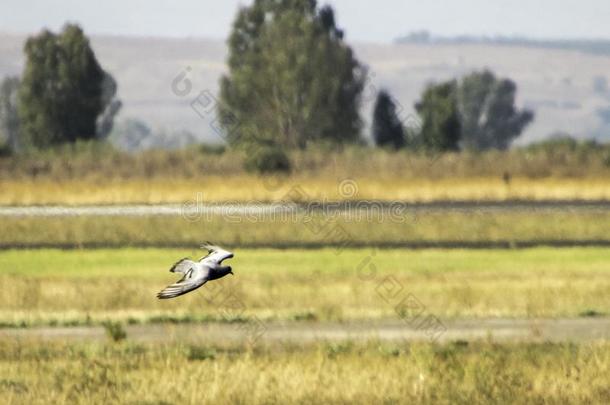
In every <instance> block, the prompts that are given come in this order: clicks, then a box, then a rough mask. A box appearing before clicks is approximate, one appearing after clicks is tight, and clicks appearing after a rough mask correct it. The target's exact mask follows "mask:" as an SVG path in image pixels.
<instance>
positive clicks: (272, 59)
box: [0, 0, 533, 172]
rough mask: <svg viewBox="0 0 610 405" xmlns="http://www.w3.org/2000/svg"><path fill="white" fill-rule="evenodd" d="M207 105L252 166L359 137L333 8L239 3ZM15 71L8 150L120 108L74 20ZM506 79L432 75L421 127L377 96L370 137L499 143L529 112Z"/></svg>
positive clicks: (0, 95) (438, 144) (452, 146)
mask: <svg viewBox="0 0 610 405" xmlns="http://www.w3.org/2000/svg"><path fill="white" fill-rule="evenodd" d="M228 48H229V53H228V58H227V64H228V71H227V73H226V74H225V75H223V76H222V78H221V81H220V94H219V97H218V98H219V103H218V105H217V113H218V116H219V119H220V122H221V124H222V128H223V134H224V138H225V140H226V142H227V143H228V144H229V146H231V147H235V148H239V149H243V150H245V151H246V156H247V162H246V166H247V168H249V169H252V170H254V171H263V172H264V171H278V170H289V169H290V162H289V159H288V157H287V151H289V150H291V149H306V148H308V147H309V146H310V145H314V144H317V145H319V144H324V145H328V146H330V147H335V146H341V145H346V144H361V145H364V144H365V143H366V142H365V138H364V137H363V136H362V131H363V120H362V118H361V104H362V94H363V90H364V89H365V85H366V82H367V75H368V72H367V68H366V66H365V65H364V64H362V63H361V62H360V61H359V60H358V59H357V58H356V55H355V53H354V51H353V49H352V48H351V47H350V46H349V45H348V44H347V42H346V37H345V32H344V31H343V30H342V29H341V28H340V27H339V26H338V25H337V22H336V18H335V13H334V10H333V9H332V7H330V6H323V7H319V6H318V4H317V2H316V1H315V0H281V1H277V0H255V1H254V2H253V3H252V4H251V5H250V6H243V7H241V8H240V9H239V11H238V13H237V16H236V18H235V21H234V23H233V26H232V31H231V34H230V37H229V39H228ZM24 52H25V56H26V64H25V68H24V71H23V74H22V76H21V78H6V79H5V80H4V81H3V82H2V85H1V86H0V132H2V133H3V134H4V138H5V139H7V143H8V145H9V147H10V149H11V150H13V151H19V150H23V149H26V148H29V147H34V148H47V147H52V146H53V145H56V144H60V143H66V142H75V141H76V140H78V139H104V138H105V137H106V136H107V135H108V134H109V132H110V130H111V129H112V123H113V118H114V116H115V115H116V113H117V112H118V111H119V109H120V107H121V102H120V101H119V100H118V99H117V97H116V94H117V83H116V81H115V80H114V79H113V78H112V76H111V75H110V74H108V73H107V72H106V71H104V70H103V69H102V68H101V66H100V64H99V62H98V61H97V59H96V57H95V55H94V53H93V50H92V49H91V47H90V44H89V40H88V39H87V37H86V36H85V34H84V33H83V31H82V29H81V28H80V27H78V26H76V25H72V24H68V25H66V26H65V27H64V28H63V30H62V31H61V32H60V33H59V34H55V33H52V32H50V31H47V30H45V31H43V32H42V33H40V34H38V35H36V36H33V37H31V38H29V39H28V40H27V42H26V45H25V48H24ZM516 91H517V86H516V84H515V83H514V82H513V81H511V80H510V79H504V78H498V77H496V76H495V75H494V74H493V73H492V72H490V71H487V70H485V71H481V72H474V73H472V74H470V75H468V76H466V77H464V78H461V79H455V80H450V81H447V82H442V83H435V84H430V85H429V86H428V87H427V88H426V89H425V90H424V92H423V94H422V95H421V98H420V100H419V101H418V102H417V103H416V105H415V106H414V107H415V111H416V112H417V115H418V116H419V120H420V121H421V125H420V126H419V127H418V128H408V127H406V126H405V125H404V123H403V122H401V119H400V117H399V114H398V112H397V104H396V102H395V100H394V99H393V97H392V96H391V94H390V93H389V92H388V91H387V90H382V91H380V92H379V94H377V100H376V103H375V108H374V113H373V117H372V139H373V140H374V142H375V144H376V145H377V146H379V147H384V148H389V149H395V150H397V149H411V150H418V151H419V150H421V151H437V152H443V151H460V150H466V149H474V150H485V149H490V148H496V149H506V148H508V147H509V146H510V144H511V142H512V141H513V140H514V139H515V138H516V137H518V136H519V135H520V133H521V132H522V130H523V129H524V128H525V127H526V126H527V125H528V123H530V122H531V121H532V119H533V114H532V113H531V112H530V111H527V110H525V111H521V110H518V109H517V108H516V107H515V95H516Z"/></svg>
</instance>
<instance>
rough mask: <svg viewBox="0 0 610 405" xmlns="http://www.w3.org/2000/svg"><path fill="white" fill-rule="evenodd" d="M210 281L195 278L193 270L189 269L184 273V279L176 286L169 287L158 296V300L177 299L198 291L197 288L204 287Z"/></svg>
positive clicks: (175, 284)
mask: <svg viewBox="0 0 610 405" xmlns="http://www.w3.org/2000/svg"><path fill="white" fill-rule="evenodd" d="M207 281H208V280H207V279H206V278H201V277H196V278H194V277H193V269H189V270H187V271H186V273H184V277H182V278H181V279H180V280H178V281H177V282H175V283H174V284H171V285H168V286H167V287H165V288H164V289H163V290H162V291H161V292H159V293H158V294H157V298H159V299H161V300H163V299H168V298H176V297H178V296H180V295H183V294H186V293H187V292H191V291H193V290H196V289H197V288H199V287H201V286H202V285H204V284H205V283H206V282H207Z"/></svg>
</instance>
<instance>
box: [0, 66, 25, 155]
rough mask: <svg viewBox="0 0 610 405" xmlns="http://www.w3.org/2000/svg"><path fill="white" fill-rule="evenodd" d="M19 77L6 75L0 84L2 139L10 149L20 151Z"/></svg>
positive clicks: (0, 132) (0, 126) (0, 137)
mask: <svg viewBox="0 0 610 405" xmlns="http://www.w3.org/2000/svg"><path fill="white" fill-rule="evenodd" d="M18 90H19V78H17V77H6V78H5V79H4V80H3V81H2V83H1V84H0V139H3V140H4V141H5V142H6V144H7V146H8V148H9V149H10V151H12V152H18V151H19V146H20V145H19V115H18V113H17V92H18Z"/></svg>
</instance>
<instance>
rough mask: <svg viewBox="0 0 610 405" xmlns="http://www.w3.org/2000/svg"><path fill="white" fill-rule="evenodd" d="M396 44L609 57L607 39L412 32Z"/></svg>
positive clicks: (399, 39)
mask: <svg viewBox="0 0 610 405" xmlns="http://www.w3.org/2000/svg"><path fill="white" fill-rule="evenodd" d="M394 42H395V43H397V44H427V45H489V46H516V47H522V48H541V49H560V50H566V51H580V52H585V53H591V54H598V55H610V40H607V39H549V40H544V39H531V38H524V37H506V36H494V37H485V36H483V37H480V36H469V35H461V36H456V37H442V36H434V35H432V34H431V33H429V32H428V31H416V32H412V33H410V34H408V35H405V36H404V37H400V38H397V39H396V40H395V41H394Z"/></svg>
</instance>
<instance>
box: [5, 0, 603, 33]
mask: <svg viewBox="0 0 610 405" xmlns="http://www.w3.org/2000/svg"><path fill="white" fill-rule="evenodd" d="M249 3H251V0H250V1H248V0H241V1H239V0H217V1H209V0H208V1H206V0H182V1H180V0H178V1H170V0H149V1H146V0H103V1H97V0H0V31H8V32H33V31H38V30H40V29H41V28H42V27H50V28H52V29H57V28H59V27H60V26H61V25H63V23H64V22H65V21H66V20H70V21H76V22H78V23H80V24H81V25H82V26H83V27H84V28H85V30H86V32H88V33H91V34H115V35H138V36H172V37H183V36H197V37H212V38H225V37H226V35H227V34H228V32H229V29H230V25H231V22H232V20H233V16H234V14H235V11H236V10H237V7H238V5H239V4H249ZM319 3H321V4H325V3H330V4H332V5H333V6H334V8H335V10H336V12H337V14H338V22H339V25H340V26H341V27H342V28H344V29H345V30H346V33H347V36H348V39H351V40H358V41H370V42H389V41H391V40H392V39H394V38H395V37H397V36H400V35H403V34H406V33H408V32H411V31H415V30H421V29H426V30H429V31H430V32H432V33H434V34H440V35H456V34H475V35H480V34H485V35H495V34H502V35H513V34H517V35H522V36H529V37H536V38H575V37H578V38H582V37H586V38H592V37H593V38H608V39H610V19H609V18H610V1H608V0H510V1H509V0H329V1H320V2H319Z"/></svg>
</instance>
